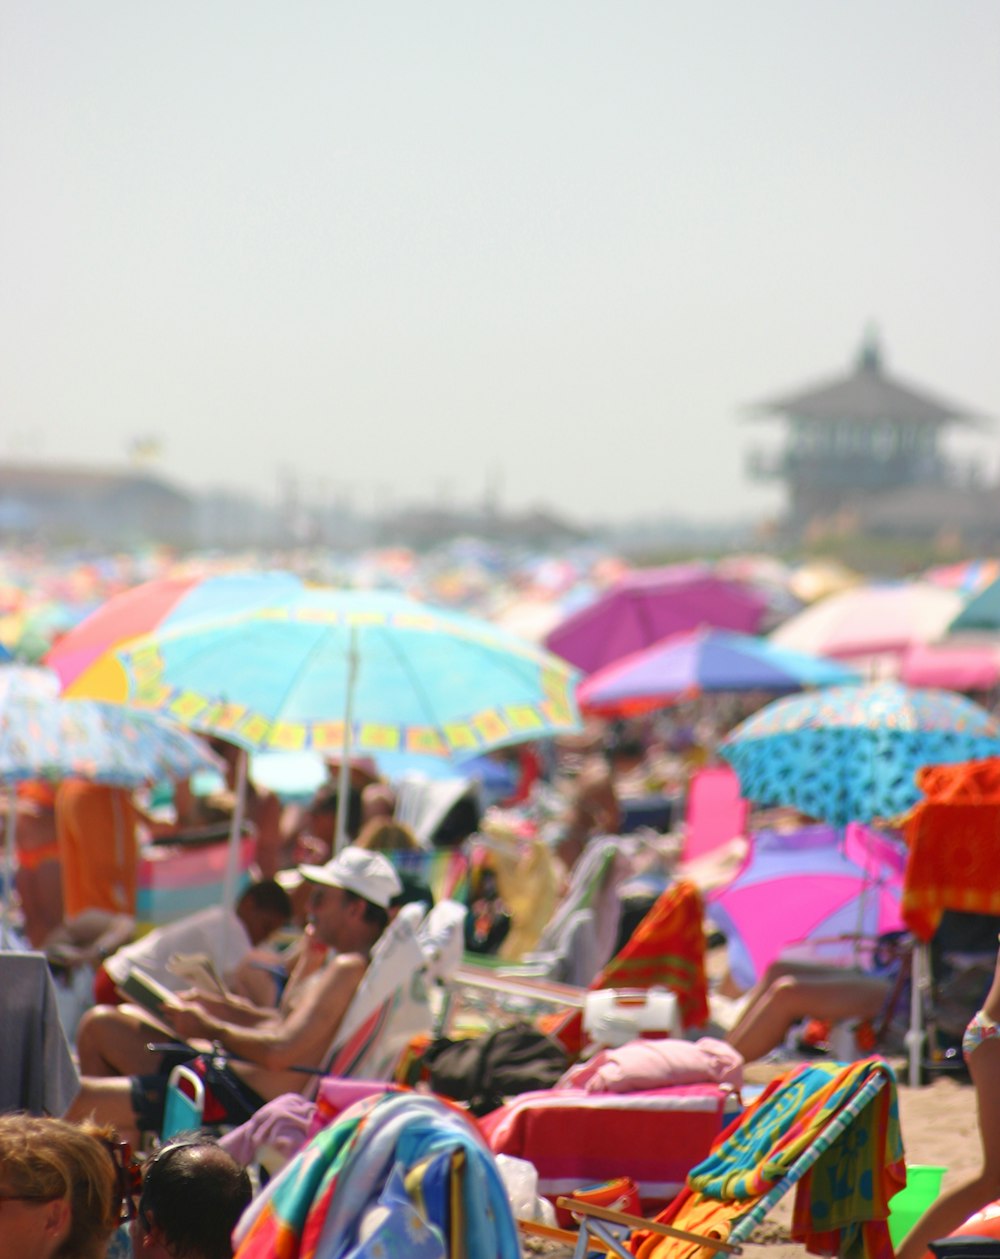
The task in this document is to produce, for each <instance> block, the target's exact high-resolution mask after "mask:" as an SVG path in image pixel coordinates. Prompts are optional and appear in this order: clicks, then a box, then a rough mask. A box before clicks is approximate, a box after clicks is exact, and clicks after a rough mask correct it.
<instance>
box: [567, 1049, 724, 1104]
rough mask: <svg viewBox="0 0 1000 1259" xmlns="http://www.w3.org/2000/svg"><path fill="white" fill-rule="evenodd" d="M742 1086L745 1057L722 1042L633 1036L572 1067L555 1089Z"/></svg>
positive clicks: (592, 1090) (622, 1090) (619, 1090)
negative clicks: (648, 1038) (671, 1085)
mask: <svg viewBox="0 0 1000 1259" xmlns="http://www.w3.org/2000/svg"><path fill="white" fill-rule="evenodd" d="M702 1082H705V1083H711V1084H728V1085H731V1086H732V1087H733V1088H736V1089H738V1088H740V1087H741V1086H742V1084H743V1059H742V1057H741V1056H740V1055H739V1054H738V1053H737V1052H736V1050H735V1049H734V1048H733V1047H732V1045H727V1044H726V1042H725V1041H723V1040H714V1039H713V1038H712V1037H711V1036H703V1037H702V1038H701V1039H700V1040H696V1041H694V1042H692V1041H687V1040H674V1039H671V1038H668V1039H666V1040H632V1041H629V1043H628V1044H627V1045H620V1046H619V1047H618V1048H617V1049H604V1050H602V1051H601V1052H600V1053H599V1054H595V1055H594V1057H593V1058H589V1059H588V1060H587V1061H586V1062H581V1063H580V1064H579V1065H578V1066H575V1067H571V1068H570V1069H569V1071H567V1072H566V1074H565V1075H564V1076H563V1077H562V1079H561V1080H560V1081H559V1083H558V1084H556V1086H555V1087H556V1088H582V1089H585V1090H586V1092H588V1093H632V1092H635V1091H636V1090H637V1089H651V1088H661V1087H663V1086H664V1085H668V1084H699V1083H702Z"/></svg>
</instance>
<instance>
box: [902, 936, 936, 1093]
mask: <svg viewBox="0 0 1000 1259" xmlns="http://www.w3.org/2000/svg"><path fill="white" fill-rule="evenodd" d="M928 954H929V950H928V947H927V945H926V944H924V942H923V941H922V940H918V941H916V942H915V943H914V946H913V953H912V954H911V958H910V1030H909V1031H908V1032H907V1033H906V1035H905V1036H904V1038H903V1039H904V1040H905V1042H906V1048H907V1051H908V1054H909V1067H910V1070H909V1076H908V1078H907V1083H908V1084H909V1086H910V1088H919V1087H920V1084H921V1078H920V1077H921V1060H922V1058H923V1049H924V1038H925V1032H924V1026H923V1023H924V1020H923V1004H924V989H925V988H926V987H927V985H928V982H929V977H930V966H929V956H928Z"/></svg>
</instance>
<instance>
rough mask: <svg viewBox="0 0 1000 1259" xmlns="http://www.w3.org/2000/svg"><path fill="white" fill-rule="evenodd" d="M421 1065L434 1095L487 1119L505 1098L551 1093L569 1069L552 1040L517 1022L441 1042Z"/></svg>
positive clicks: (563, 1052) (566, 1058)
mask: <svg viewBox="0 0 1000 1259" xmlns="http://www.w3.org/2000/svg"><path fill="white" fill-rule="evenodd" d="M424 1065H425V1066H426V1067H427V1068H428V1070H429V1071H430V1082H431V1088H432V1089H433V1090H434V1091H435V1093H440V1094H441V1095H442V1096H443V1097H450V1098H453V1099H454V1100H455V1101H461V1102H468V1103H469V1109H470V1110H471V1111H472V1113H473V1114H474V1115H486V1114H488V1113H489V1112H490V1111H491V1110H496V1108H497V1107H498V1106H501V1105H503V1100H504V1098H505V1097H511V1096H513V1095H515V1094H517V1093H528V1092H530V1091H531V1090H532V1089H547V1088H551V1087H552V1085H553V1084H555V1082H556V1081H557V1080H558V1079H559V1077H560V1076H561V1075H562V1074H563V1073H564V1072H565V1071H566V1068H567V1067H568V1066H569V1055H568V1054H567V1052H566V1050H565V1049H564V1048H563V1046H562V1045H561V1044H560V1043H559V1042H558V1041H557V1040H554V1039H553V1038H552V1037H551V1036H546V1035H545V1033H544V1032H540V1031H539V1030H538V1028H537V1027H533V1026H532V1025H531V1024H530V1023H525V1022H518V1023H512V1024H511V1025H510V1026H509V1027H501V1028H500V1029H499V1030H498V1031H495V1032H491V1033H490V1034H489V1035H488V1036H479V1037H475V1038H473V1039H469V1040H449V1039H448V1037H447V1036H443V1037H440V1038H439V1039H438V1040H436V1041H434V1042H433V1043H432V1044H431V1045H429V1046H428V1048H427V1050H426V1052H425V1053H424Z"/></svg>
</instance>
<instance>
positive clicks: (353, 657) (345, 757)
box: [334, 625, 358, 852]
mask: <svg viewBox="0 0 1000 1259" xmlns="http://www.w3.org/2000/svg"><path fill="white" fill-rule="evenodd" d="M357 634H358V631H357V627H356V626H354V625H352V626H351V638H350V643H349V645H348V648H347V701H346V703H345V705H344V744H343V750H342V752H341V756H340V772H339V773H338V775H337V831H336V838H335V841H334V851H335V852H340V850H341V848H343V847H344V846H345V845H346V843H347V798H348V796H349V795H350V791H351V732H352V729H353V725H354V683H355V682H356V680H357V676H358V639H357Z"/></svg>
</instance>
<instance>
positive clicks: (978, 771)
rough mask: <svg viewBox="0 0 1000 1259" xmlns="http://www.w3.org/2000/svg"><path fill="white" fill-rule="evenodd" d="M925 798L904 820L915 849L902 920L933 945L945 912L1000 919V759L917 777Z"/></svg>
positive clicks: (933, 770) (907, 876)
mask: <svg viewBox="0 0 1000 1259" xmlns="http://www.w3.org/2000/svg"><path fill="white" fill-rule="evenodd" d="M916 780H917V786H918V787H920V789H921V790H922V791H923V792H924V794H925V796H926V797H927V798H926V799H925V800H923V801H922V802H921V803H920V804H918V805H916V806H915V807H914V808H913V809H911V811H910V813H909V814H908V815H907V817H906V818H905V819H904V821H903V834H904V836H905V838H906V842H907V845H908V847H909V849H910V855H909V858H908V859H907V862H906V874H905V876H904V879H903V898H902V913H903V920H904V922H905V923H906V925H907V926H908V927H909V929H910V930H911V931H912V932H913V934H914V935H916V936H918V937H919V938H920V939H921V940H929V939H930V938H931V936H932V935H933V934H934V932H935V931H936V930H937V926H938V923H939V922H940V920H941V914H942V912H943V911H944V910H945V909H957V910H964V911H965V912H967V913H977V914H1000V885H998V884H997V881H996V877H995V872H996V866H997V860H998V858H1000V757H992V758H991V759H989V760H985V761H970V762H967V763H965V764H961V765H931V766H928V767H926V768H925V769H921V770H919V771H918V773H917V779H916Z"/></svg>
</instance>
